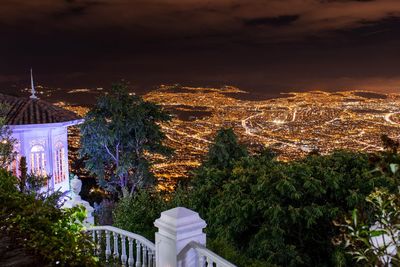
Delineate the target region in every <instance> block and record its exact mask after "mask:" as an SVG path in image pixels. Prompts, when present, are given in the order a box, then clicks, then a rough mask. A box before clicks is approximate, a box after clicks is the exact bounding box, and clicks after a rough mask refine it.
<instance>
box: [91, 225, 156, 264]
mask: <svg viewBox="0 0 400 267" xmlns="http://www.w3.org/2000/svg"><path fill="white" fill-rule="evenodd" d="M86 231H87V232H91V234H92V239H93V242H94V243H95V244H96V248H95V253H96V254H97V255H103V254H105V259H106V262H108V261H109V259H110V257H111V256H113V258H114V259H116V260H119V261H120V262H121V264H122V266H129V267H133V266H135V267H154V266H155V257H156V251H155V250H156V249H155V245H154V243H152V242H150V241H149V240H147V239H146V238H144V237H143V236H140V235H138V234H135V233H131V232H128V231H125V230H122V229H119V228H117V227H114V226H110V225H103V226H93V227H89V228H87V230H86Z"/></svg>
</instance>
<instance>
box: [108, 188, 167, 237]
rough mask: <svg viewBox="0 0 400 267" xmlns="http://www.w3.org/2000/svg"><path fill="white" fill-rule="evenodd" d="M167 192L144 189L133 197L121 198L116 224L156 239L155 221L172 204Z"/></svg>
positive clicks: (115, 211) (115, 219) (115, 215)
mask: <svg viewBox="0 0 400 267" xmlns="http://www.w3.org/2000/svg"><path fill="white" fill-rule="evenodd" d="M166 196H167V193H165V192H157V191H154V190H146V189H142V190H140V191H138V192H137V193H136V194H135V195H134V196H132V197H124V198H122V199H120V201H119V202H118V204H117V206H116V208H115V210H114V226H116V227H118V228H122V229H124V230H127V231H130V232H133V233H136V234H139V235H142V236H144V237H146V238H147V239H149V240H152V241H154V233H155V232H156V230H157V229H156V227H155V226H154V221H155V220H156V219H157V218H159V217H160V214H161V212H162V211H165V210H167V209H169V208H170V207H171V206H172V205H171V203H169V202H168V201H166Z"/></svg>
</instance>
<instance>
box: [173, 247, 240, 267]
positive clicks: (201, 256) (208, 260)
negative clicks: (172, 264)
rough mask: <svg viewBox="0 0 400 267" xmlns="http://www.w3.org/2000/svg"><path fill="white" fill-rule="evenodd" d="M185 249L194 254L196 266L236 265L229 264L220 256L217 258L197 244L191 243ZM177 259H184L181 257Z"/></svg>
mask: <svg viewBox="0 0 400 267" xmlns="http://www.w3.org/2000/svg"><path fill="white" fill-rule="evenodd" d="M187 247H188V249H189V250H190V249H193V250H194V252H195V254H196V257H197V259H196V266H201V267H203V266H215V267H236V265H234V264H232V263H230V262H229V261H227V260H225V259H224V258H222V257H221V256H218V255H217V254H215V253H214V252H212V251H211V250H209V249H207V248H206V247H205V246H203V245H201V244H199V243H196V242H191V243H189V244H188V246H187ZM178 257H182V258H184V256H182V255H180V256H178Z"/></svg>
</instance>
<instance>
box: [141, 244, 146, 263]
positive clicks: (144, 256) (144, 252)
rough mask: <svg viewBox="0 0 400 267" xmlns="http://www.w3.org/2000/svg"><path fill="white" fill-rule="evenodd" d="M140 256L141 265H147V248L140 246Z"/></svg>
mask: <svg viewBox="0 0 400 267" xmlns="http://www.w3.org/2000/svg"><path fill="white" fill-rule="evenodd" d="M142 253H143V254H142V256H143V264H142V267H147V248H146V247H145V246H142Z"/></svg>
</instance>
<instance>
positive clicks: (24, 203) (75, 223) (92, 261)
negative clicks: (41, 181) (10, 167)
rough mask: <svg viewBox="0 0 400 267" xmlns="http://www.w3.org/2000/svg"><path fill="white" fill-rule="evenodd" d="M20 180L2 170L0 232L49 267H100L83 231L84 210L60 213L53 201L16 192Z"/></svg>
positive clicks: (0, 180)
mask: <svg viewBox="0 0 400 267" xmlns="http://www.w3.org/2000/svg"><path fill="white" fill-rule="evenodd" d="M17 183H18V182H17V179H16V178H15V177H13V176H11V175H10V174H9V173H8V172H6V171H5V170H0V203H2V206H1V209H0V229H1V231H2V232H3V234H6V235H8V236H9V237H11V238H12V240H13V242H14V243H20V244H21V245H23V246H24V247H25V248H26V249H28V250H29V251H31V252H32V253H33V254H35V255H37V256H39V257H40V258H41V259H42V260H43V262H45V263H46V264H47V265H48V266H53V265H59V266H97V265H99V263H98V260H97V258H96V257H94V256H92V253H93V249H94V245H93V244H92V242H91V241H90V239H89V237H88V235H86V234H85V233H83V232H82V230H83V229H84V228H83V226H82V224H81V223H82V221H83V219H84V218H85V215H86V214H85V213H86V211H85V210H84V208H83V207H74V208H72V209H64V210H60V209H59V208H57V207H56V206H54V199H50V200H47V199H38V198H36V197H35V195H34V194H24V193H22V192H19V191H18V190H17Z"/></svg>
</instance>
